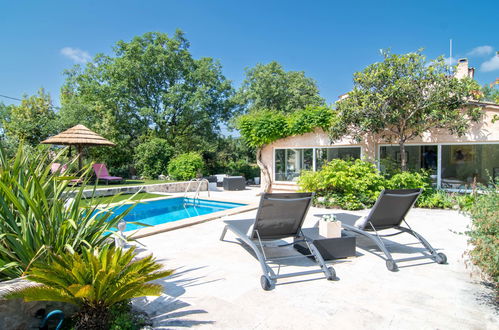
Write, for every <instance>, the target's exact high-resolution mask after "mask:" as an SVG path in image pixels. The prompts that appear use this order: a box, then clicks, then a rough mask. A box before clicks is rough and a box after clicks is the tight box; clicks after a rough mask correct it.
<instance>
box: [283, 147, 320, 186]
mask: <svg viewBox="0 0 499 330" xmlns="http://www.w3.org/2000/svg"><path fill="white" fill-rule="evenodd" d="M312 165H313V149H311V148H310V149H276V150H275V180H276V181H297V180H298V177H299V176H300V173H301V171H303V170H312V167H313V166H312Z"/></svg>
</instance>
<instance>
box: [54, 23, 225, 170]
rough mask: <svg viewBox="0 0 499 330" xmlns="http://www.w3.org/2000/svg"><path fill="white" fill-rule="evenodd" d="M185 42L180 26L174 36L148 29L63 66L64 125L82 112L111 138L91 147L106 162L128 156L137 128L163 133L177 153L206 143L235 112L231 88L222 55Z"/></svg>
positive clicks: (141, 133) (121, 160)
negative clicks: (108, 50) (197, 53)
mask: <svg viewBox="0 0 499 330" xmlns="http://www.w3.org/2000/svg"><path fill="white" fill-rule="evenodd" d="M189 47H190V45H189V41H188V40H187V39H186V38H185V36H184V34H183V33H182V32H181V31H176V32H175V34H174V35H173V36H172V37H169V36H168V35H166V34H164V33H159V32H154V33H153V32H150V33H145V34H144V35H141V36H137V37H134V38H133V39H132V40H131V41H129V42H126V41H119V42H117V43H116V44H115V46H114V48H113V51H114V54H112V55H104V54H99V55H97V56H96V57H95V58H94V59H93V60H92V61H91V62H89V63H87V64H86V66H85V67H80V66H75V67H74V68H72V69H71V70H68V71H66V81H65V84H64V86H63V87H62V91H61V102H62V109H61V111H60V113H61V119H62V122H63V123H64V124H65V125H66V126H67V127H69V126H71V125H74V124H76V123H78V122H79V121H81V120H83V121H84V122H83V124H86V125H87V127H89V128H90V129H93V130H95V131H96V132H97V133H99V134H102V135H103V136H104V137H106V138H108V139H110V140H111V141H114V142H116V143H117V146H116V147H115V148H112V149H109V150H107V149H106V150H103V149H102V148H93V149H92V150H91V151H90V152H91V153H92V155H93V157H94V158H95V159H99V160H101V161H104V162H105V163H106V164H108V166H110V168H120V167H122V166H123V165H126V164H127V163H128V162H130V160H131V159H133V155H134V149H135V147H136V146H137V145H138V144H139V142H140V137H142V136H155V137H158V138H161V139H165V140H166V141H168V144H169V145H170V146H172V147H173V148H174V149H175V150H176V152H177V153H182V152H188V151H191V150H194V151H200V152H201V151H204V150H209V149H210V146H211V145H212V144H213V142H214V141H215V140H216V137H217V134H218V133H219V132H220V125H221V124H222V123H224V122H227V121H228V120H229V119H230V118H232V116H233V113H234V104H233V103H232V101H231V98H232V96H233V94H234V90H233V88H232V86H231V82H230V81H229V80H227V79H226V78H225V76H224V75H223V74H222V67H221V65H220V63H218V62H217V61H216V60H213V59H212V58H207V57H203V58H199V59H195V58H193V56H192V54H191V53H190V50H189Z"/></svg>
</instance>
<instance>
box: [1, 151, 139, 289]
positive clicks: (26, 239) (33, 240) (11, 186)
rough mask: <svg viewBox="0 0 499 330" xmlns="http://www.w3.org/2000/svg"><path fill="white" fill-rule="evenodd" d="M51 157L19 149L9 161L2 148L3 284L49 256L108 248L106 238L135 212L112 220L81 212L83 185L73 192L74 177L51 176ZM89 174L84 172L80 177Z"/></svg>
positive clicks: (104, 212) (92, 210)
mask: <svg viewBox="0 0 499 330" xmlns="http://www.w3.org/2000/svg"><path fill="white" fill-rule="evenodd" d="M64 152H65V151H64V150H63V151H61V153H60V154H59V155H57V156H56V161H57V159H58V157H59V156H60V155H61V154H62V153H64ZM50 154H51V152H49V151H47V150H43V151H37V152H35V153H27V152H26V151H25V148H23V146H20V147H19V148H18V150H17V153H16V155H15V156H14V158H12V159H9V158H7V157H6V156H5V154H4V152H3V149H2V148H1V147H0V280H7V279H12V278H17V277H19V276H21V275H22V274H23V272H24V271H25V270H26V269H27V268H28V267H29V265H30V264H31V263H32V262H33V261H34V260H44V259H46V258H47V255H48V252H49V251H52V252H53V253H54V254H58V253H62V252H63V251H65V250H69V251H73V250H74V251H81V249H82V247H84V246H98V245H101V244H104V243H105V241H106V240H107V236H106V233H109V231H110V230H111V229H112V228H113V227H115V226H116V224H117V223H118V222H119V221H120V220H121V219H122V218H123V217H124V216H125V215H126V214H128V212H129V211H130V210H131V207H127V208H125V210H124V212H123V214H119V215H116V216H115V217H113V218H111V215H112V213H111V212H107V211H108V210H109V209H108V208H106V207H104V208H100V209H102V212H97V211H96V210H97V209H96V207H97V206H93V207H87V208H85V207H82V206H83V205H82V204H81V201H82V198H83V191H84V190H85V189H86V187H85V184H82V185H81V186H80V187H70V186H69V183H70V181H69V180H70V179H73V178H74V177H60V176H58V174H51V172H50V167H51V164H50V162H49V160H48V159H49V158H48V157H49V155H50ZM89 172H90V168H89V167H87V168H85V169H84V170H83V175H82V177H81V178H82V179H85V177H86V176H87V175H88V173H89ZM71 195H72V196H73V197H71Z"/></svg>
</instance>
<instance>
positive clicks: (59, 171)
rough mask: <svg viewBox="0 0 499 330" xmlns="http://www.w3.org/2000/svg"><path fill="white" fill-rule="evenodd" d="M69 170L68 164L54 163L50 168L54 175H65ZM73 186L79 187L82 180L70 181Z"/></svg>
mask: <svg viewBox="0 0 499 330" xmlns="http://www.w3.org/2000/svg"><path fill="white" fill-rule="evenodd" d="M67 170H68V165H67V164H64V165H62V164H60V163H52V165H51V166H50V172H51V173H52V174H56V175H58V176H59V175H61V176H62V175H64V174H65V173H66V171H67ZM69 182H70V184H71V185H78V184H80V183H82V180H81V179H72V180H70V181H69Z"/></svg>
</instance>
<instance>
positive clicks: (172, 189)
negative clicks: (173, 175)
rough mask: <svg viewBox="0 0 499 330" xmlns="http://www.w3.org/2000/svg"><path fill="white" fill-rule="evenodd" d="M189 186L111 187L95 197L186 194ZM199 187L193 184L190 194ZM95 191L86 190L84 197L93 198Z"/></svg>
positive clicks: (102, 190) (166, 184)
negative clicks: (136, 194) (137, 193)
mask: <svg viewBox="0 0 499 330" xmlns="http://www.w3.org/2000/svg"><path fill="white" fill-rule="evenodd" d="M188 185H189V181H183V182H167V183H157V184H151V185H144V186H127V187H113V186H112V185H109V188H99V189H96V190H95V194H94V197H103V196H113V195H116V194H120V193H121V194H135V193H136V192H139V191H141V192H148V193H154V192H162V193H179V192H185V189H186V188H187V186H188ZM197 187H198V183H197V182H193V183H191V186H190V187H189V191H190V192H194V191H196V189H197ZM200 190H201V191H206V190H208V183H207V182H206V181H203V182H201V188H200ZM92 194H93V190H85V192H84V197H85V198H90V197H92Z"/></svg>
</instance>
